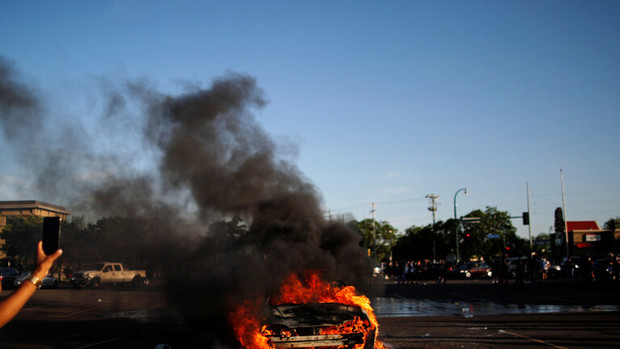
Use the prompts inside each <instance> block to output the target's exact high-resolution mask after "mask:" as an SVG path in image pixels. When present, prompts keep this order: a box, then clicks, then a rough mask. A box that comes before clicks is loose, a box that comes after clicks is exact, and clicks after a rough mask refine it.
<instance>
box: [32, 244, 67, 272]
mask: <svg viewBox="0 0 620 349" xmlns="http://www.w3.org/2000/svg"><path fill="white" fill-rule="evenodd" d="M60 255H62V250H61V249H58V250H56V252H54V253H53V254H51V255H49V256H48V255H46V254H45V252H43V241H39V243H38V244H37V267H36V269H35V271H34V273H33V275H34V276H36V277H38V278H39V279H43V278H44V277H46V276H47V274H48V273H49V271H50V268H51V267H52V264H54V261H55V260H56V259H58V257H60Z"/></svg>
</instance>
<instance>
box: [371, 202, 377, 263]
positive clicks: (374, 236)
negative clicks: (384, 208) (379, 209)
mask: <svg viewBox="0 0 620 349" xmlns="http://www.w3.org/2000/svg"><path fill="white" fill-rule="evenodd" d="M371 206H372V209H371V210H370V213H372V249H373V251H372V252H373V254H374V255H375V256H374V258H375V259H376V258H377V224H376V223H375V222H376V220H375V211H376V210H375V203H374V202H373V203H372V204H371Z"/></svg>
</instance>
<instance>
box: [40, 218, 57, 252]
mask: <svg viewBox="0 0 620 349" xmlns="http://www.w3.org/2000/svg"><path fill="white" fill-rule="evenodd" d="M59 248H60V217H44V218H43V252H45V254H46V255H50V254H53V253H54V252H56V250H58V249H59Z"/></svg>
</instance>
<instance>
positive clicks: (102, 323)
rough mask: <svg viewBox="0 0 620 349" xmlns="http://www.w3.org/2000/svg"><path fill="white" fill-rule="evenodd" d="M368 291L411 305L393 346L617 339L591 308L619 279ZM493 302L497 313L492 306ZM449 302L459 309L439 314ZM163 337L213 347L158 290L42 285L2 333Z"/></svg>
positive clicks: (108, 340)
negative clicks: (563, 308)
mask: <svg viewBox="0 0 620 349" xmlns="http://www.w3.org/2000/svg"><path fill="white" fill-rule="evenodd" d="M7 294H8V291H3V292H2V296H6V295H7ZM369 295H370V296H371V298H372V299H373V300H374V301H376V302H377V304H381V302H384V301H386V300H390V302H393V303H395V304H397V305H398V304H401V303H399V302H403V304H404V306H402V307H401V308H403V309H405V310H407V309H409V308H411V309H409V310H407V311H406V312H405V315H402V314H401V315H400V316H394V314H390V311H387V312H384V314H383V315H381V314H380V315H379V324H380V328H379V336H380V340H381V341H382V342H383V343H384V344H385V345H386V346H387V347H389V348H393V349H396V348H521V347H528V348H535V347H541V348H542V347H555V348H596V347H605V348H608V347H619V346H620V312H618V311H593V310H600V309H605V306H610V305H611V306H617V305H620V283H611V282H608V283H594V284H575V283H567V282H561V281H559V282H546V283H538V284H531V285H523V286H522V287H521V288H515V287H514V285H508V286H507V287H503V288H500V287H498V286H496V285H491V284H490V282H489V281H487V280H474V281H459V282H449V283H448V284H447V285H436V284H427V285H423V284H420V285H404V286H402V285H395V284H394V283H393V282H391V280H380V279H378V280H376V282H375V284H374V285H373V288H372V290H371V291H370V292H369ZM376 297H379V298H376ZM412 304H414V305H415V304H418V305H419V304H421V305H428V304H431V305H432V306H431V307H416V306H413V307H412ZM489 305H493V306H492V307H491V309H494V310H492V311H490V312H489V311H488V309H489ZM533 305H537V306H538V308H537V307H533V309H539V310H541V311H543V312H539V313H527V312H526V313H520V314H505V313H502V311H501V310H502V306H503V307H505V308H506V309H515V308H516V309H519V308H520V307H521V308H522V309H530V307H531V306H533ZM442 306H446V308H443V309H457V310H458V311H456V312H455V311H452V310H450V311H445V315H439V316H438V315H437V314H438V313H437V311H436V310H437V308H439V309H440V310H441V309H442V308H441V307H442ZM449 306H452V307H453V308H450V307H449ZM554 306H568V307H572V308H571V309H577V311H576V312H559V313H558V312H553V313H545V312H544V311H554V309H558V308H557V307H554ZM397 308H398V307H397ZM461 308H462V309H463V311H462V312H461V311H460V309H461ZM612 308H613V307H612ZM428 309H431V310H432V309H434V310H433V311H430V312H429V314H430V315H429V314H425V313H424V311H427V310H428ZM484 309H486V312H484V311H482V310H484ZM560 309H561V308H560ZM386 314H387V315H386ZM412 314H413V315H415V316H412ZM439 314H441V311H440V312H439ZM164 343H166V344H170V345H171V347H172V348H174V349H179V348H205V347H208V346H205V345H204V343H205V342H204V341H202V340H201V338H200V334H198V333H196V332H195V331H192V330H191V329H190V328H189V327H188V326H185V325H183V323H182V322H181V321H180V319H179V317H178V316H177V315H176V314H175V311H174V309H172V308H170V307H169V306H168V305H167V303H166V300H165V297H164V296H163V294H162V293H161V292H160V291H159V289H158V288H156V287H150V288H143V289H132V288H118V289H104V290H87V289H86V290H73V289H70V288H66V289H57V290H40V291H37V292H36V293H35V295H34V296H33V298H32V299H31V300H30V302H29V303H28V304H27V306H26V307H25V308H24V309H23V311H22V312H20V314H19V315H18V316H17V317H16V318H15V319H14V320H13V321H12V322H10V323H9V324H8V325H6V326H5V327H4V328H3V329H1V330H0V348H17V349H19V348H30V349H32V348H37V349H39V348H75V349H78V348H79V349H85V348H97V349H102V348H155V346H156V345H157V344H164ZM218 349H220V348H218Z"/></svg>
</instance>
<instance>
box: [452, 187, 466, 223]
mask: <svg viewBox="0 0 620 349" xmlns="http://www.w3.org/2000/svg"><path fill="white" fill-rule="evenodd" d="M462 191H464V192H465V195H466V196H467V188H461V189H459V190H457V191H456V193H454V219H456V217H457V216H456V196H457V195H458V194H459V193H460V192H462Z"/></svg>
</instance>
